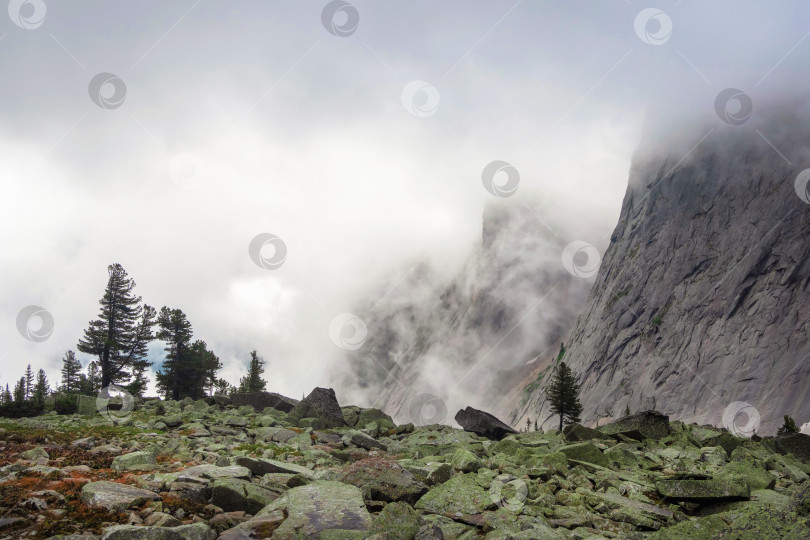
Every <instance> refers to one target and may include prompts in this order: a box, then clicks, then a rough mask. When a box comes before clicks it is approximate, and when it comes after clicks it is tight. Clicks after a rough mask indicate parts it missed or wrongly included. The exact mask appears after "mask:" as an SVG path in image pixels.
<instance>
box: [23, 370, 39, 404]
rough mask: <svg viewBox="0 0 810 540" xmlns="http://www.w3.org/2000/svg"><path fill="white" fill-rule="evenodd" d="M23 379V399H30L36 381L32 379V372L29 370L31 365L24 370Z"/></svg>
mask: <svg viewBox="0 0 810 540" xmlns="http://www.w3.org/2000/svg"><path fill="white" fill-rule="evenodd" d="M23 378H24V379H25V399H26V400H28V399H31V397H32V396H33V395H34V385H35V384H36V380H35V379H34V370H33V369H31V364H28V366H27V367H26V368H25V375H24V376H23Z"/></svg>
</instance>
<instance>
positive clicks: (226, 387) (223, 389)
mask: <svg viewBox="0 0 810 540" xmlns="http://www.w3.org/2000/svg"><path fill="white" fill-rule="evenodd" d="M232 388H233V387H232V386H231V383H229V382H228V381H226V380H225V379H217V381H216V382H215V383H214V395H215V396H227V395H228V394H230V393H231V389H232Z"/></svg>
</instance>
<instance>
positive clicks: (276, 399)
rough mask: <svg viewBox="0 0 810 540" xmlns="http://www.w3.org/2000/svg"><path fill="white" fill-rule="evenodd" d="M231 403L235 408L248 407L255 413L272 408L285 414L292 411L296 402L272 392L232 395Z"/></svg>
mask: <svg viewBox="0 0 810 540" xmlns="http://www.w3.org/2000/svg"><path fill="white" fill-rule="evenodd" d="M231 403H232V404H233V405H234V406H236V407H241V406H243V405H250V406H251V407H253V409H254V410H255V411H256V412H260V411H263V410H264V409H265V408H267V407H272V408H274V409H277V410H279V411H282V412H285V413H286V412H290V411H291V410H293V408H294V407H295V406H296V405H297V404H298V401H297V400H294V399H292V398H288V397H286V396H282V395H281V394H275V393H272V392H248V393H244V394H234V395H233V396H231Z"/></svg>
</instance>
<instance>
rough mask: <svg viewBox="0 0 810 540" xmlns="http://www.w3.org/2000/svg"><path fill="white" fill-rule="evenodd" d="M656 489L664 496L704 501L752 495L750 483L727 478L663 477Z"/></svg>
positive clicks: (741, 497) (735, 498)
mask: <svg viewBox="0 0 810 540" xmlns="http://www.w3.org/2000/svg"><path fill="white" fill-rule="evenodd" d="M655 489H657V490H658V493H659V495H661V496H662V497H667V498H670V499H675V500H680V501H694V502H702V503H706V502H718V501H728V500H739V499H748V498H749V497H750V496H751V490H750V488H749V487H748V484H746V483H745V482H739V481H734V480H731V479H726V478H708V479H692V478H684V479H677V478H672V479H662V480H658V481H656V482H655Z"/></svg>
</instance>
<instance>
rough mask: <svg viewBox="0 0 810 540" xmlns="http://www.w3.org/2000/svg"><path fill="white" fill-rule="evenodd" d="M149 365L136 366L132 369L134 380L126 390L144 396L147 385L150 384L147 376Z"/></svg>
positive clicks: (134, 394)
mask: <svg viewBox="0 0 810 540" xmlns="http://www.w3.org/2000/svg"><path fill="white" fill-rule="evenodd" d="M146 368H147V366H145V365H143V366H136V367H134V368H133V370H132V381H131V382H130V383H129V384H128V385H126V390H127V392H129V393H130V394H132V395H133V396H138V397H143V393H144V392H145V391H146V386H147V385H148V384H149V377H147V376H146Z"/></svg>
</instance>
